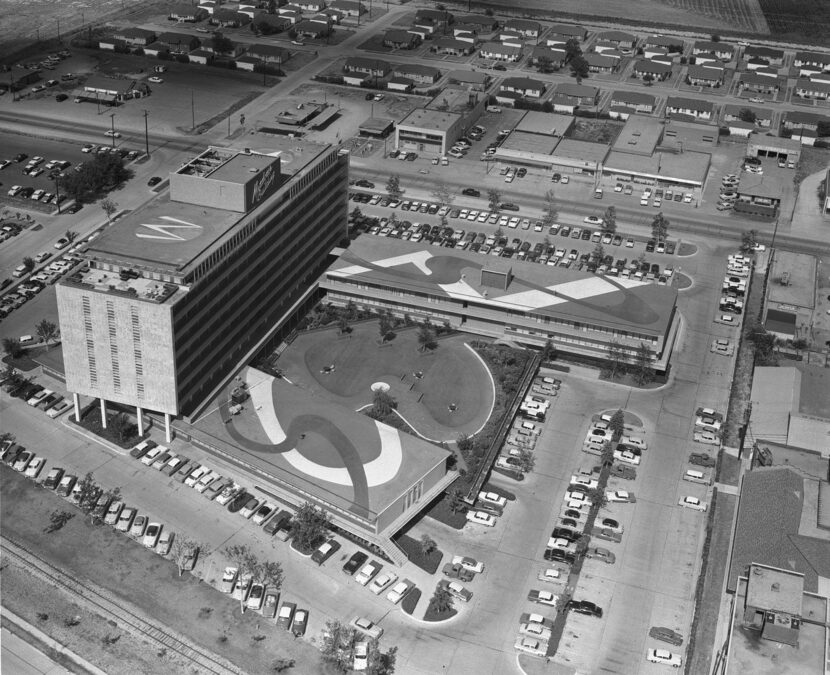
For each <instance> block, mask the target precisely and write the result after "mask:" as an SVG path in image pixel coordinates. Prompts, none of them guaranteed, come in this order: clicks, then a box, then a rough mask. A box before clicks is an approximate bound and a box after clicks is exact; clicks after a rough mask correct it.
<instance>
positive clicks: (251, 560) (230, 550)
mask: <svg viewBox="0 0 830 675" xmlns="http://www.w3.org/2000/svg"><path fill="white" fill-rule="evenodd" d="M225 555H227V556H228V558H230V560H231V562H232V563H233V564H234V566H235V567H236V570H237V575H238V576H237V579H239V580H241V579H242V577H246V576H247V577H250V578H251V580H252V581H253V580H255V579H256V577H257V574H258V573H260V563H259V561H258V560H257V557H256V556H255V555H254V554H253V553H251V550H250V549H249V548H248V547H247V546H245V545H244V544H236V545H234V546H228V547H226V548H225ZM237 583H239V582H237ZM239 609H240V611H241V612H243V613H244V612H245V596H244V595H240V596H239Z"/></svg>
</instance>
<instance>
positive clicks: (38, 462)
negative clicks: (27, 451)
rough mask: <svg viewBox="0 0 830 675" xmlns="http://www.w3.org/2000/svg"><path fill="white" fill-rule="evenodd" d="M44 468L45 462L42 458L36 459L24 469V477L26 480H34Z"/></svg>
mask: <svg viewBox="0 0 830 675" xmlns="http://www.w3.org/2000/svg"><path fill="white" fill-rule="evenodd" d="M44 466H46V460H45V459H44V458H43V457H36V458H35V459H34V460H33V461H32V462H30V463H29V466H27V467H26V471H25V472H24V475H25V476H26V477H27V478H32V479H35V478H37V477H38V475H39V474H40V472H41V471H43V467H44Z"/></svg>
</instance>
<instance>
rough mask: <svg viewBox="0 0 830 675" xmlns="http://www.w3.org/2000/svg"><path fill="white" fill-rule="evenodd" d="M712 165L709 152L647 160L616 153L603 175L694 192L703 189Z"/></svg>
mask: <svg viewBox="0 0 830 675" xmlns="http://www.w3.org/2000/svg"><path fill="white" fill-rule="evenodd" d="M631 119H634V118H633V117H632V118H631ZM711 161H712V156H711V155H709V154H708V153H705V152H683V153H674V152H656V153H654V154H653V155H650V156H645V155H639V154H635V153H631V152H627V151H619V150H613V151H611V153H610V154H609V155H608V159H606V160H605V164H604V166H603V175H604V176H607V177H609V178H611V179H612V180H613V181H614V182H629V181H630V182H634V183H639V184H642V185H653V186H656V187H661V188H679V189H682V190H687V191H689V192H693V191H694V190H700V189H702V188H703V183H704V182H705V181H706V175H707V173H708V171H709V164H710V163H711Z"/></svg>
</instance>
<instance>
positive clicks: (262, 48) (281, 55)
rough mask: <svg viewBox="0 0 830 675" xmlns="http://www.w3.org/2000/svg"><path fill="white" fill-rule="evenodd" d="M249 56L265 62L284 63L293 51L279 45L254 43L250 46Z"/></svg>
mask: <svg viewBox="0 0 830 675" xmlns="http://www.w3.org/2000/svg"><path fill="white" fill-rule="evenodd" d="M247 56H250V57H252V58H255V59H259V60H260V61H262V62H263V63H276V64H279V65H282V64H283V63H285V62H286V61H288V59H290V58H291V52H290V51H288V50H287V49H285V48H284V47H278V46H277V45H266V44H259V43H257V44H253V45H251V46H250V47H248V52H247Z"/></svg>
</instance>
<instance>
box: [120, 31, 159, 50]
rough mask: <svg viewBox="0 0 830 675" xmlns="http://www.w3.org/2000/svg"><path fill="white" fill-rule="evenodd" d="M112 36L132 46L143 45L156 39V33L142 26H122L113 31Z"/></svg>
mask: <svg viewBox="0 0 830 675" xmlns="http://www.w3.org/2000/svg"><path fill="white" fill-rule="evenodd" d="M113 37H114V38H115V39H116V40H121V41H122V42H125V43H126V44H128V45H130V46H132V47H145V46H147V45H148V44H150V43H151V42H153V41H154V40H155V39H156V33H155V31H152V30H145V29H144V28H123V29H121V30H117V31H115V33H114V34H113Z"/></svg>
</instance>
